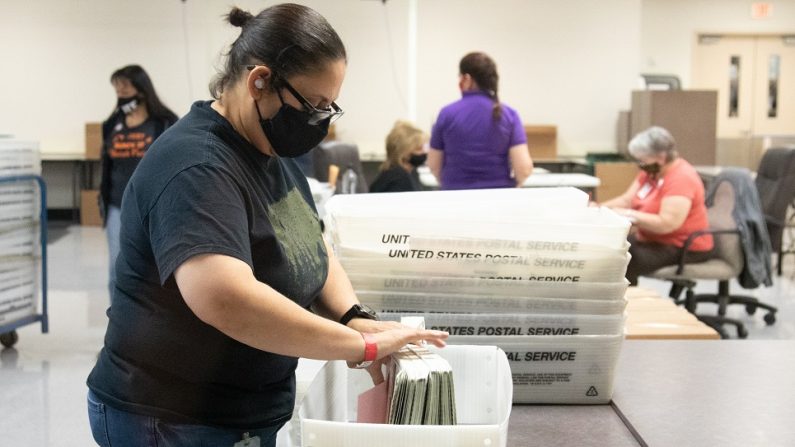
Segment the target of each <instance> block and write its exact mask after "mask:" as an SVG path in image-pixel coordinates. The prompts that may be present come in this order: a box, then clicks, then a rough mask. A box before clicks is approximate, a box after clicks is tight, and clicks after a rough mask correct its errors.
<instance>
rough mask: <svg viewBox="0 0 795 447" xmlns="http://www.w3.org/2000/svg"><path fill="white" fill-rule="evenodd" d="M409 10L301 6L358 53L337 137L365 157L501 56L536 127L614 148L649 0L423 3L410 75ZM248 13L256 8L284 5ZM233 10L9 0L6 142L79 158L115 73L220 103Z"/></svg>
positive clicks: (102, 113) (247, 4) (3, 36)
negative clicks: (467, 70) (217, 95)
mask: <svg viewBox="0 0 795 447" xmlns="http://www.w3.org/2000/svg"><path fill="white" fill-rule="evenodd" d="M410 1H411V0H389V1H388V2H387V3H386V5H384V4H382V2H381V1H378V0H333V1H332V0H325V1H323V0H313V1H301V2H300V3H304V4H307V5H309V6H312V7H314V8H315V9H317V10H318V11H319V12H320V13H322V14H323V15H324V16H325V17H326V18H327V19H328V20H329V22H330V23H331V24H332V25H333V26H334V27H335V29H336V30H337V31H338V32H339V34H340V36H341V37H342V39H343V41H344V42H345V44H346V46H347V49H348V53H349V68H348V74H347V79H346V82H345V85H344V87H343V90H342V93H341V96H340V98H339V101H338V102H339V104H340V105H341V106H342V107H343V108H344V109H345V110H346V115H345V117H344V118H343V119H341V120H340V121H339V122H338V133H339V135H340V137H341V138H342V139H344V140H348V141H353V142H356V143H358V144H359V145H360V148H361V150H362V152H363V153H364V155H365V158H366V157H367V154H371V155H372V156H374V157H381V156H382V153H383V140H384V136H385V135H386V133H387V132H388V130H389V129H390V127H391V125H392V123H393V122H394V121H395V120H396V119H398V118H407V117H408V116H409V109H408V104H409V103H412V102H414V101H416V104H417V110H416V113H417V123H418V124H419V125H420V126H421V127H423V128H425V129H426V130H430V126H431V123H432V121H433V120H434V119H435V116H436V114H437V113H438V110H439V108H440V107H442V106H443V105H444V104H446V103H448V102H450V101H453V100H455V99H457V98H458V96H459V93H458V91H457V63H458V60H459V59H460V57H461V56H463V55H464V54H465V53H466V52H468V51H472V50H476V49H477V50H483V51H486V52H488V53H490V54H491V55H492V56H493V57H494V58H495V60H496V61H497V64H498V68H499V71H500V75H501V84H500V90H501V97H502V98H503V100H504V101H505V102H506V103H508V104H510V105H511V106H513V107H514V108H516V109H517V110H518V111H519V113H520V114H521V116H522V118H523V119H524V121H525V122H527V123H537V124H545V123H549V124H557V125H558V128H559V152H560V153H563V154H575V155H578V154H584V153H585V152H587V151H604V150H612V149H613V138H614V125H615V119H616V113H617V111H618V110H619V109H624V108H627V107H628V106H629V99H630V98H629V96H630V93H629V92H630V90H631V89H632V88H633V87H634V85H635V79H636V77H637V73H638V66H639V64H640V60H639V55H640V51H639V42H640V40H641V31H640V23H641V20H640V15H641V0H601V1H598V2H597V1H589V0H568V1H556V0H490V1H482V0H416V1H417V3H416V5H417V9H416V11H417V16H416V20H417V22H416V23H417V35H416V37H417V53H416V63H417V72H416V73H413V74H409V72H408V70H409V68H408V67H410V66H411V64H410V63H409V62H410V61H409V54H410V53H409V48H408V41H409V36H408V34H407V30H408V23H409V14H410V11H411V9H410ZM237 3H238V5H240V6H241V7H243V8H245V9H249V10H250V11H252V12H257V11H258V10H259V9H261V8H263V7H265V6H268V5H271V4H274V3H276V2H272V1H267V2H265V1H261V0H259V1H255V0H241V1H238V2H237ZM229 4H230V2H228V0H223V1H222V0H187V2H186V3H182V2H181V1H179V0H136V1H134V2H132V1H125V0H38V1H27V0H2V3H1V4H0V8H2V10H0V54H2V59H1V60H2V70H0V98H3V102H2V105H0V134H2V133H11V134H14V135H16V136H17V137H20V138H25V139H35V140H39V141H40V142H41V147H42V151H43V152H48V153H53V152H80V151H82V149H83V145H84V143H83V125H84V123H85V122H86V121H100V120H102V119H104V118H105V117H106V116H107V115H108V114H109V113H110V111H111V109H112V107H113V105H114V103H115V96H114V93H113V89H112V88H111V86H110V84H109V82H108V78H109V76H110V74H111V72H113V71H114V70H115V69H117V68H119V67H121V66H123V65H126V64H129V63H139V64H141V65H142V66H144V68H145V69H146V70H147V71H148V72H149V74H150V75H151V77H152V78H153V81H154V84H155V86H156V88H157V90H158V93H159V94H160V95H161V97H162V99H163V100H164V101H165V102H166V104H168V105H169V106H170V107H171V108H172V109H174V111H175V112H177V113H178V114H184V113H185V112H187V110H188V108H189V106H190V103H191V102H192V101H193V100H195V99H203V98H207V97H209V94H208V92H207V84H208V82H209V81H210V79H211V77H212V75H213V74H214V66H216V65H218V64H219V63H220V58H219V55H220V53H221V52H222V51H223V50H224V49H225V47H226V45H228V44H229V43H231V42H232V40H233V39H234V38H235V37H236V35H237V32H238V30H237V29H236V28H234V27H232V26H230V25H228V24H226V23H224V21H223V20H222V18H221V16H222V15H223V14H225V13H226V12H228V9H229ZM183 13H184V14H185V21H186V24H187V33H186V34H187V41H188V43H189V45H188V51H187V58H188V59H189V61H190V63H189V65H188V64H187V62H186V50H185V48H186V47H185V39H184V36H185V34H184V33H183V27H182V23H183ZM387 24H388V25H387ZM387 28H388V29H389V30H391V42H392V46H391V51H389V47H390V46H389V45H388V42H389V39H388V34H387ZM393 67H394V68H393ZM412 76H414V77H415V80H416V83H417V96H416V97H414V98H410V97H408V94H409V85H410V82H409V81H410V80H411V77H412Z"/></svg>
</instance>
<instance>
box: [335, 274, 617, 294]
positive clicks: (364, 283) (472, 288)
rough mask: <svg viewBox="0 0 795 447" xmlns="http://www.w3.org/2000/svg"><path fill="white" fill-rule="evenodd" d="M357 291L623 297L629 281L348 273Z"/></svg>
mask: <svg viewBox="0 0 795 447" xmlns="http://www.w3.org/2000/svg"><path fill="white" fill-rule="evenodd" d="M348 278H350V280H351V284H353V288H354V289H355V290H371V291H389V292H392V293H430V294H449V295H452V294H471V295H484V296H495V297H496V296H500V297H546V298H573V299H590V300H620V299H621V298H623V297H624V293H625V292H626V290H627V286H628V285H629V282H628V281H626V280H622V281H617V282H577V283H559V282H539V281H528V280H520V279H482V278H458V277H444V276H398V275H374V274H368V273H357V274H353V273H348Z"/></svg>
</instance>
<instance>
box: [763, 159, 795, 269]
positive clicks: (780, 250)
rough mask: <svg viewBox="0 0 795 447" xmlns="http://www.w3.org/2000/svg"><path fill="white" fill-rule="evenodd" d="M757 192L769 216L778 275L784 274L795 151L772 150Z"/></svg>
mask: <svg viewBox="0 0 795 447" xmlns="http://www.w3.org/2000/svg"><path fill="white" fill-rule="evenodd" d="M755 182H756V189H757V190H758V191H759V199H760V200H761V203H762V211H763V212H764V213H765V221H766V223H767V232H768V234H769V235H770V244H771V246H772V248H773V251H774V252H775V253H776V254H777V258H778V259H777V263H776V264H777V266H776V271H777V273H778V276H781V272H782V261H783V260H782V258H783V257H784V255H785V254H795V252H793V251H785V250H784V247H783V244H782V239H783V234H784V228H785V227H786V225H787V209H788V208H789V206H790V204H792V203H793V201H795V148H770V149H768V150H767V151H766V152H765V154H764V155H763V156H762V160H761V161H760V162H759V168H758V170H757V173H756V180H755Z"/></svg>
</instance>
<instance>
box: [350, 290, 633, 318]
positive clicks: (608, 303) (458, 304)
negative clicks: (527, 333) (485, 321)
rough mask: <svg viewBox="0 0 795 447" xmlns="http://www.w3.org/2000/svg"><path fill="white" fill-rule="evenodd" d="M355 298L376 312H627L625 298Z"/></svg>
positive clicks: (389, 295)
mask: <svg viewBox="0 0 795 447" xmlns="http://www.w3.org/2000/svg"><path fill="white" fill-rule="evenodd" d="M356 296H357V297H358V298H359V301H361V302H362V303H363V304H366V305H368V306H370V307H372V308H373V309H375V310H376V311H379V312H380V311H388V312H405V313H424V312H477V313H534V314H591V315H616V314H621V313H623V312H624V309H625V308H626V305H627V302H626V299H625V298H620V299H617V300H588V299H566V298H535V297H495V296H488V295H485V296H484V295H463V294H452V295H444V294H425V293H389V292H377V291H366V290H361V291H357V292H356Z"/></svg>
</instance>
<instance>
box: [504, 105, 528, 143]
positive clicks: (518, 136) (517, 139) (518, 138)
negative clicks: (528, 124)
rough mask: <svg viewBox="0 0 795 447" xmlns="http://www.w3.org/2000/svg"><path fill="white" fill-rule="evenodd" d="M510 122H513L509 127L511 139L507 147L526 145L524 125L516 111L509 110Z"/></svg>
mask: <svg viewBox="0 0 795 447" xmlns="http://www.w3.org/2000/svg"><path fill="white" fill-rule="evenodd" d="M511 120H512V121H513V123H512V126H511V139H510V144H509V145H508V147H509V148H510V147H514V146H518V145H520V144H527V134H526V133H525V131H524V125H523V124H522V119H521V118H519V114H518V113H516V111H514V110H511Z"/></svg>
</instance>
